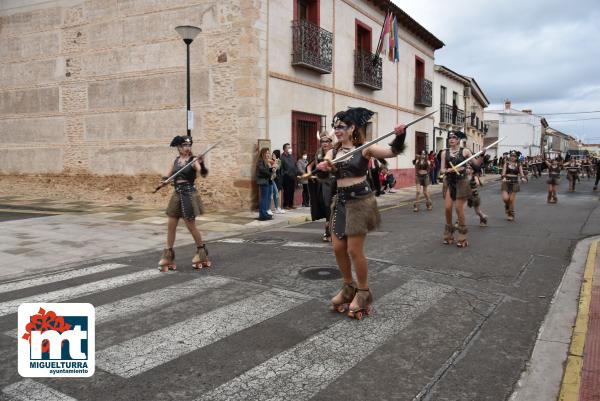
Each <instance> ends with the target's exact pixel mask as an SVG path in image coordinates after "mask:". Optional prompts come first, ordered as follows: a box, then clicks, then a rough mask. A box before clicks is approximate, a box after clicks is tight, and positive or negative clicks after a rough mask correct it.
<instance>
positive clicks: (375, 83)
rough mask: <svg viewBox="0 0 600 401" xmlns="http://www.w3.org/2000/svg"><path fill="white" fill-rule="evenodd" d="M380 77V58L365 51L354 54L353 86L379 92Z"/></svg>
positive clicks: (380, 85) (380, 86)
mask: <svg viewBox="0 0 600 401" xmlns="http://www.w3.org/2000/svg"><path fill="white" fill-rule="evenodd" d="M382 76H383V75H382V63H381V57H378V56H375V55H374V54H373V53H371V52H366V51H355V52H354V85H358V86H364V87H366V88H369V89H373V90H381V88H382V81H383V79H382Z"/></svg>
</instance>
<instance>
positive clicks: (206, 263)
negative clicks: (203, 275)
mask: <svg viewBox="0 0 600 401" xmlns="http://www.w3.org/2000/svg"><path fill="white" fill-rule="evenodd" d="M202 266H203V267H210V266H211V263H210V262H204V263H202Z"/></svg>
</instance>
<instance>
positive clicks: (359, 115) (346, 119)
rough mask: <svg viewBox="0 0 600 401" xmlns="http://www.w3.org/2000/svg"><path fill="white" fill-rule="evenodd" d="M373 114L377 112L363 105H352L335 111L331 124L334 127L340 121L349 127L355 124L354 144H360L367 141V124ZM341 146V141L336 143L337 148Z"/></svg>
mask: <svg viewBox="0 0 600 401" xmlns="http://www.w3.org/2000/svg"><path fill="white" fill-rule="evenodd" d="M373 114H375V113H373V112H372V111H371V110H368V109H365V108H363V107H350V108H348V110H343V111H338V112H337V113H335V115H334V116H333V120H332V123H331V126H332V127H334V126H335V125H336V122H338V121H341V122H343V123H344V124H346V125H347V126H348V127H350V126H354V131H353V132H352V144H353V145H354V146H360V145H362V144H363V143H365V140H366V138H367V130H366V126H367V123H368V122H369V120H370V119H371V117H372V116H373ZM341 146H342V143H341V142H338V143H337V144H336V148H337V149H339V148H340V147H341Z"/></svg>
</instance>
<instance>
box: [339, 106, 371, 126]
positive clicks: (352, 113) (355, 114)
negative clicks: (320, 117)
mask: <svg viewBox="0 0 600 401" xmlns="http://www.w3.org/2000/svg"><path fill="white" fill-rule="evenodd" d="M373 114H375V113H374V112H372V111H371V110H369V109H365V108H364V107H349V108H348V110H344V111H339V112H337V113H336V114H335V116H333V123H332V126H333V125H335V123H336V122H337V121H338V120H341V121H346V122H348V121H350V122H352V123H353V124H354V125H356V127H357V128H360V127H363V126H365V125H367V123H368V122H369V120H370V119H371V117H373Z"/></svg>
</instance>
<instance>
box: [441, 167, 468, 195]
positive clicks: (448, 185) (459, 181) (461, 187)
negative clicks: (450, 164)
mask: <svg viewBox="0 0 600 401" xmlns="http://www.w3.org/2000/svg"><path fill="white" fill-rule="evenodd" d="M448 191H450V197H451V198H452V200H453V201H455V200H457V199H466V198H469V197H470V196H471V185H470V184H469V179H468V178H467V176H466V175H464V176H463V175H458V174H452V173H448V174H446V175H445V176H444V186H443V188H442V193H443V194H444V199H445V198H446V192H448Z"/></svg>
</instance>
